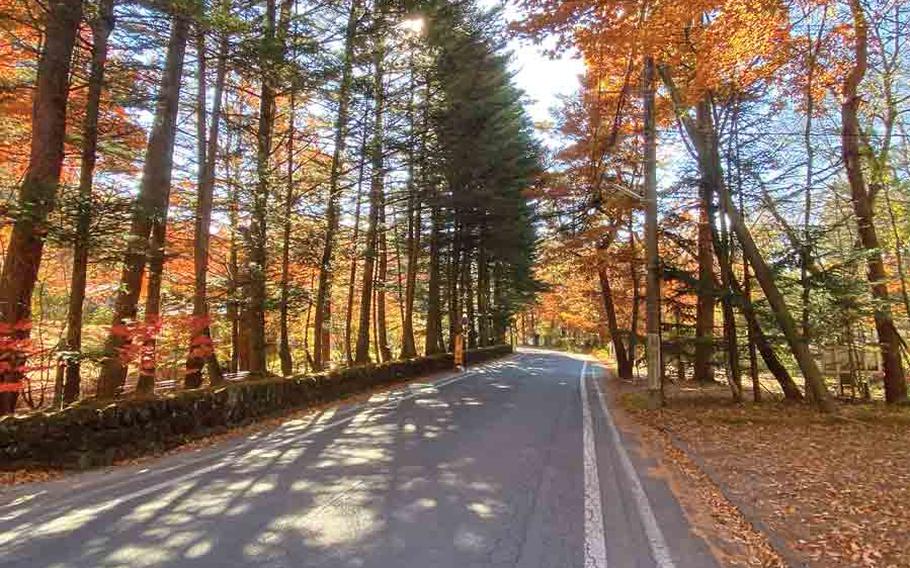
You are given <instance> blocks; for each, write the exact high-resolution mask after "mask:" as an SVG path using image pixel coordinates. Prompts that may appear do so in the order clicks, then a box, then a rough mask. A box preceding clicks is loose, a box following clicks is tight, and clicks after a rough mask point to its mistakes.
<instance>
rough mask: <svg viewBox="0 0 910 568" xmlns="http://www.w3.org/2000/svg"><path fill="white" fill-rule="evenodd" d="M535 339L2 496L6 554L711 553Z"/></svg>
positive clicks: (569, 372) (593, 383) (693, 558)
mask: <svg viewBox="0 0 910 568" xmlns="http://www.w3.org/2000/svg"><path fill="white" fill-rule="evenodd" d="M602 373H603V370H602V369H601V368H600V367H598V366H597V365H596V364H594V363H593V362H591V361H587V360H585V359H583V358H581V357H572V356H568V355H563V354H559V353H554V352H548V351H531V350H529V351H523V352H521V353H519V354H516V355H514V356H512V357H510V358H508V359H503V360H500V361H496V362H493V363H489V364H486V365H482V366H479V367H477V368H475V369H471V370H469V371H468V372H467V373H463V374H457V373H450V374H447V375H442V376H440V377H435V378H434V379H433V380H432V381H427V382H420V381H418V382H415V383H411V384H409V385H408V386H406V387H404V388H401V389H399V390H396V391H392V392H389V393H383V394H378V395H375V396H374V397H373V398H371V399H370V400H369V401H367V402H364V403H361V404H358V405H348V406H344V405H340V406H338V407H337V408H332V409H328V410H325V411H321V412H319V413H316V414H314V415H312V416H308V417H306V418H303V419H299V420H293V421H290V422H287V423H285V424H284V425H282V426H281V427H280V428H278V429H276V430H273V431H270V432H268V433H261V434H258V435H253V436H250V437H244V438H241V439H236V440H232V441H229V442H224V443H220V444H216V445H213V446H211V447H207V448H204V449H201V450H198V451H194V452H184V453H180V454H175V455H171V456H167V457H164V458H161V459H155V460H150V461H145V462H143V463H142V464H140V465H136V466H121V467H115V468H109V469H105V470H99V471H92V472H88V473H84V474H79V475H73V476H69V477H66V478H62V479H59V480H57V481H53V482H48V483H41V484H31V485H24V486H19V487H13V488H9V489H6V490H2V491H0V566H16V567H18V568H27V567H64V566H79V567H91V568H96V567H97V568H102V567H112V566H129V567H145V566H212V567H234V566H267V567H310V566H325V567H336V566H337V567H345V568H347V567H389V568H406V567H413V568H433V567H452V568H468V567H486V566H490V567H512V566H518V567H528V568H530V567H544V566H546V567H554V568H563V567H579V568H581V567H584V568H605V567H606V566H610V567H614V568H637V567H658V568H670V567H678V568H709V567H712V566H716V565H717V564H716V562H715V561H714V559H713V558H712V556H711V555H710V553H709V551H708V548H707V546H706V544H705V543H704V542H703V541H702V540H700V539H699V538H698V537H697V536H695V535H694V534H693V532H692V530H691V527H690V526H689V524H688V522H687V521H686V519H685V517H684V516H683V513H682V511H681V509H680V507H679V504H678V503H677V501H676V500H675V499H674V497H673V496H672V494H671V492H670V491H669V489H668V488H667V486H666V484H665V483H664V482H663V481H662V480H660V479H659V478H655V477H651V476H649V475H648V471H649V468H650V466H651V465H652V464H650V463H649V462H648V461H647V460H645V459H643V458H641V457H639V456H638V452H637V451H635V444H636V442H635V440H634V439H631V437H629V436H627V435H624V434H622V433H621V432H619V431H618V430H617V429H616V427H615V425H614V424H613V421H612V419H611V418H610V416H609V413H608V411H607V408H606V407H605V406H604V405H603V404H602V402H601V396H600V395H601V392H600V387H599V386H598V382H599V381H597V380H596V379H597V378H598V377H600V376H601V375H602Z"/></svg>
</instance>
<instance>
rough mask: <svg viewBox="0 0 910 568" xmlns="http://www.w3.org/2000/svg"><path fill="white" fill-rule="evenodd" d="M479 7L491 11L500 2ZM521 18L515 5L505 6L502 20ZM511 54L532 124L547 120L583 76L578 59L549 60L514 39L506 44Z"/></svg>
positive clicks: (494, 0) (568, 56)
mask: <svg viewBox="0 0 910 568" xmlns="http://www.w3.org/2000/svg"><path fill="white" fill-rule="evenodd" d="M479 3H480V5H481V6H483V7H487V8H492V7H494V6H497V5H499V4H500V3H501V2H500V1H499V0H481V1H480V2H479ZM520 17H521V13H520V12H519V11H518V9H517V8H515V6H514V3H512V2H507V3H506V10H505V18H506V20H508V21H512V20H515V19H518V18H520ZM509 49H510V50H511V51H512V52H513V61H512V70H513V71H515V73H516V75H515V82H516V83H517V85H518V87H519V88H521V89H522V90H523V91H525V93H527V95H528V99H529V101H528V105H527V107H526V108H527V110H528V113H529V114H530V115H531V118H532V119H533V120H534V121H535V122H544V121H547V120H548V119H550V114H551V113H550V110H551V109H552V108H553V107H555V106H558V105H559V97H560V96H561V95H570V94H572V93H574V92H575V91H576V90H577V89H578V76H579V75H580V74H581V73H583V72H584V64H583V63H582V61H581V59H579V58H575V57H572V56H571V54H566V55H563V56H561V57H559V58H558V59H551V58H549V57H548V56H547V55H545V54H544V53H543V50H542V47H541V46H536V45H533V44H532V43H531V42H530V41H528V40H520V39H513V40H512V41H510V42H509Z"/></svg>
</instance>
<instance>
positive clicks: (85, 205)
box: [55, 0, 114, 406]
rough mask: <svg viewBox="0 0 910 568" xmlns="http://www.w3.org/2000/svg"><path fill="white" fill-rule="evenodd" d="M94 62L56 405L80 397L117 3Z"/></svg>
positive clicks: (99, 31) (107, 5) (102, 28)
mask: <svg viewBox="0 0 910 568" xmlns="http://www.w3.org/2000/svg"><path fill="white" fill-rule="evenodd" d="M91 27H92V63H91V73H90V75H89V80H88V94H87V95H86V103H85V122H84V123H83V126H82V163H81V166H80V169H79V217H78V219H77V221H76V242H75V245H74V247H73V268H72V282H71V283H70V297H69V309H68V311H67V319H66V350H67V351H68V352H69V353H68V355H67V357H66V359H65V361H64V363H65V365H64V373H65V378H64V383H63V388H62V391H61V389H57V392H56V400H55V403H56V404H55V405H56V406H59V405H60V403H61V402H63V403H67V404H68V403H71V402H75V401H76V400H77V399H78V398H79V391H80V378H81V377H80V363H81V358H82V314H83V311H82V309H83V303H84V302H85V286H86V282H87V279H88V278H87V277H88V255H89V240H90V236H91V235H89V230H90V227H91V221H92V184H93V180H94V174H95V163H96V159H97V153H98V113H99V108H100V106H101V91H102V89H103V88H104V70H105V67H106V66H107V51H108V49H107V45H108V38H109V37H110V34H111V31H112V30H113V29H114V2H113V0H102V1H101V2H100V4H99V6H98V14H97V16H95V17H94V18H92V22H91Z"/></svg>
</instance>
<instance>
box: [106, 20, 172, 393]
mask: <svg viewBox="0 0 910 568" xmlns="http://www.w3.org/2000/svg"><path fill="white" fill-rule="evenodd" d="M188 35H189V21H188V20H187V19H186V18H185V17H183V16H180V15H178V16H174V18H173V23H172V25H171V36H170V39H169V41H168V48H167V57H166V59H165V64H164V73H163V75H162V78H161V88H160V91H159V94H158V101H157V104H156V107H155V119H154V122H153V124H152V132H151V134H150V135H149V142H148V147H147V149H146V157H145V165H144V167H143V171H142V181H141V184H140V187H139V195H138V197H137V198H136V204H135V206H134V209H133V219H132V223H131V226H130V237H131V238H130V242H129V245H128V246H127V251H126V255H125V258H124V266H123V272H122V274H121V277H120V288H119V292H118V293H117V299H116V302H115V305H114V318H113V324H112V326H111V331H110V334H109V335H108V338H107V341H106V343H105V357H106V358H105V360H104V363H103V367H102V369H101V375H100V376H99V378H98V397H100V398H113V397H114V396H116V395H117V394H119V391H120V390H121V389H122V388H123V383H124V381H125V380H126V371H127V362H126V360H125V359H124V357H123V356H124V355H125V354H126V353H125V350H127V349H129V348H130V347H131V344H132V340H133V338H132V337H131V334H132V331H131V330H129V328H128V327H127V326H129V325H130V324H131V323H132V322H134V321H135V319H136V313H137V305H138V302H139V293H140V290H141V288H142V280H143V277H144V275H145V268H146V263H147V262H149V254H150V253H152V252H154V250H150V247H151V246H153V243H154V242H155V241H156V238H158V237H161V236H162V235H160V234H159V235H157V237H156V236H153V235H152V232H153V227H154V226H155V223H156V222H157V221H161V222H166V215H167V206H168V197H169V195H170V187H171V173H172V169H173V153H174V138H175V136H176V134H177V112H178V106H179V100H180V84H181V78H182V74H183V57H184V53H185V51H186V43H187V37H188Z"/></svg>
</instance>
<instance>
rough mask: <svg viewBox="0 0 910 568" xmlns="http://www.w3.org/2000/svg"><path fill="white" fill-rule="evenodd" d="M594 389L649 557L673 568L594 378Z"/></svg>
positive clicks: (652, 512) (668, 550)
mask: <svg viewBox="0 0 910 568" xmlns="http://www.w3.org/2000/svg"><path fill="white" fill-rule="evenodd" d="M582 384H584V379H582ZM594 390H595V393H596V394H597V400H598V401H599V402H600V409H601V410H602V411H603V413H604V418H605V420H606V422H607V427H608V428H609V430H610V438H611V439H612V440H613V445H614V446H616V453H617V454H618V455H619V463H620V464H621V465H622V469H623V471H624V472H625V474H626V477H627V478H628V479H629V484H630V485H631V486H632V498H633V499H634V500H635V506H636V507H637V508H638V515H639V517H640V518H641V524H642V526H643V527H644V529H645V536H646V537H647V539H648V545H649V546H650V547H651V557H652V558H653V559H654V562H655V563H656V564H657V566H658V568H674V567H675V564H674V563H673V557H672V556H671V555H670V548H669V547H668V546H667V541H666V539H665V538H664V533H663V531H661V530H660V525H658V524H657V518H656V517H655V516H654V511H653V510H652V509H651V503H650V502H649V501H648V494H647V493H645V489H644V487H643V486H642V484H641V478H639V477H638V473H637V472H636V471H635V466H633V465H632V460H631V459H629V453H628V452H626V447H625V446H624V445H623V443H622V438H620V437H619V430H618V429H617V428H616V425H615V424H614V423H613V418H612V417H611V416H610V411H609V410H608V409H607V405H606V403H605V402H604V397H603V393H602V392H601V390H600V384H599V382H598V381H597V379H596V378H595V380H594Z"/></svg>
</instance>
